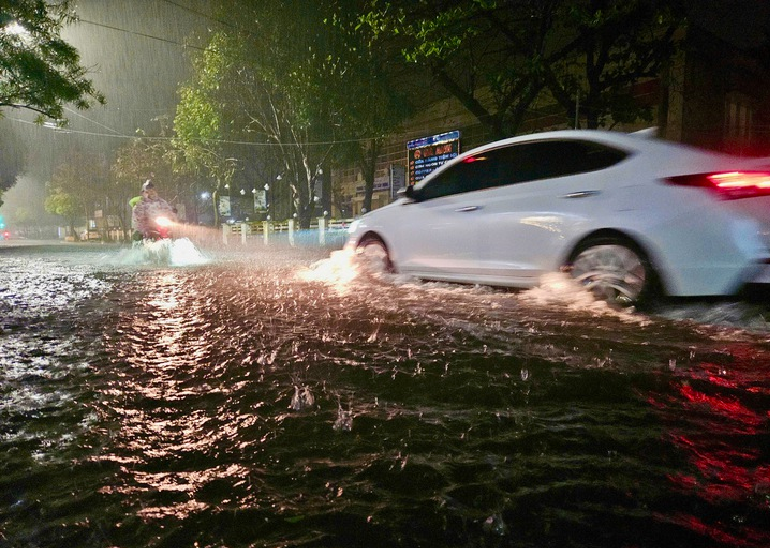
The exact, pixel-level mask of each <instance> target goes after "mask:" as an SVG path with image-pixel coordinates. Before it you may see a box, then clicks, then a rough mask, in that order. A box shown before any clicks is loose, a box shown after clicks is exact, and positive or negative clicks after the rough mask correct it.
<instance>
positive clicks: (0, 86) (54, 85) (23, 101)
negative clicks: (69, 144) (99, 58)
mask: <svg viewBox="0 0 770 548" xmlns="http://www.w3.org/2000/svg"><path fill="white" fill-rule="evenodd" d="M74 18H75V15H74V14H73V12H72V11H71V9H70V1H69V0H59V1H58V2H55V3H52V2H46V1H45V0H0V109H2V108H3V107H11V108H23V109H28V110H31V111H33V112H36V113H38V121H43V120H44V119H45V118H51V119H54V120H63V118H64V116H63V109H64V105H65V104H66V103H72V104H74V105H75V107H77V108H79V109H86V108H89V107H90V106H91V105H92V104H93V103H94V102H97V103H104V96H103V95H102V94H101V93H99V92H98V91H96V90H95V89H94V86H93V83H92V82H91V80H89V79H88V78H87V77H86V75H87V73H88V70H87V69H86V68H85V67H83V66H81V64H80V56H79V54H78V52H77V50H76V49H75V48H74V47H72V46H71V45H69V44H67V43H66V42H65V41H63V40H62V39H61V37H60V33H61V30H62V27H63V26H64V25H65V24H67V23H69V22H71V21H73V20H74Z"/></svg>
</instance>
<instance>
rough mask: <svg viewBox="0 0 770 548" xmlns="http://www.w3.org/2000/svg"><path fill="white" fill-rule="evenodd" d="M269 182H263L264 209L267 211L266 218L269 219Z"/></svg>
mask: <svg viewBox="0 0 770 548" xmlns="http://www.w3.org/2000/svg"><path fill="white" fill-rule="evenodd" d="M271 205H272V204H271V203H270V184H269V183H265V211H266V212H267V220H268V221H269V220H270V206H271Z"/></svg>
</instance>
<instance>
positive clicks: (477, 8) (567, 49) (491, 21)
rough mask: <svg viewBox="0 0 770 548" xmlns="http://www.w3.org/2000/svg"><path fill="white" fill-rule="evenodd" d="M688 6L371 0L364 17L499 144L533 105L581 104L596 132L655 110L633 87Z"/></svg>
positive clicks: (658, 61)
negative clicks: (635, 98)
mask: <svg viewBox="0 0 770 548" xmlns="http://www.w3.org/2000/svg"><path fill="white" fill-rule="evenodd" d="M686 4H687V0H681V1H667V2H663V1H656V0H517V1H504V0H443V1H439V2H436V1H432V0H368V6H367V11H366V13H364V14H363V16H362V18H361V20H362V22H363V23H364V24H366V25H367V26H368V27H369V28H371V29H372V32H373V37H374V39H375V40H381V41H383V42H385V43H389V42H395V43H396V44H397V45H398V46H399V47H400V48H401V51H402V54H403V57H404V59H405V60H406V61H408V62H409V63H412V64H413V66H414V67H415V68H416V69H419V70H422V71H425V72H427V73H428V74H429V75H430V77H431V78H432V80H433V82H435V83H437V84H440V86H441V87H442V88H443V89H444V90H445V92H446V93H447V94H449V95H450V96H453V97H455V98H457V100H458V101H459V102H460V103H461V104H462V105H463V106H464V107H465V108H466V109H467V110H468V111H469V112H470V113H472V114H473V115H474V116H475V117H476V119H477V120H478V122H479V123H481V124H482V125H483V126H484V127H486V129H487V131H488V133H489V135H490V136H491V137H492V138H502V137H506V136H510V135H514V134H516V133H517V132H518V131H519V130H520V128H521V126H522V124H523V122H525V121H526V119H527V117H528V116H534V115H535V114H536V113H535V112H534V109H535V108H538V107H541V106H544V105H547V104H549V103H550V104H552V103H554V102H556V103H557V104H558V105H559V106H561V108H562V111H563V113H564V115H565V120H570V119H571V118H572V117H574V112H575V106H576V104H577V103H578V102H579V104H580V105H581V111H582V112H583V113H585V118H586V120H587V125H588V127H591V128H594V127H597V126H598V125H601V124H605V123H611V122H612V121H629V120H634V119H636V118H637V117H639V116H643V117H644V116H646V115H647V114H648V111H647V110H646V109H645V108H643V107H641V108H640V107H639V106H638V105H636V104H635V102H634V101H633V100H632V99H633V98H632V97H631V90H632V87H633V85H634V84H635V83H637V82H639V81H640V80H642V79H644V78H649V77H651V76H657V75H658V74H659V71H660V69H661V67H662V63H663V62H664V61H665V60H667V59H668V58H669V57H670V55H671V54H672V52H673V50H674V47H675V46H676V40H675V36H676V35H675V31H676V29H677V28H679V27H680V26H681V25H682V24H683V21H684V14H685V8H686Z"/></svg>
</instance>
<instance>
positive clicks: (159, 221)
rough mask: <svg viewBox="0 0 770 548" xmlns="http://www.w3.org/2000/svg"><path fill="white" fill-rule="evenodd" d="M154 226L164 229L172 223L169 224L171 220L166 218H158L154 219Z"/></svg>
mask: <svg viewBox="0 0 770 548" xmlns="http://www.w3.org/2000/svg"><path fill="white" fill-rule="evenodd" d="M155 224H156V225H158V226H163V227H166V226H171V225H172V222H171V219H169V218H168V217H158V218H157V219H155Z"/></svg>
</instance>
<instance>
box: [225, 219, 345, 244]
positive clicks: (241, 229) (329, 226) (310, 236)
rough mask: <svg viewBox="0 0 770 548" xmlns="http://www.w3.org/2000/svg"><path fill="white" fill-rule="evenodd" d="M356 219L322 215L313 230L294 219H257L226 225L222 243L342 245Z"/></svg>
mask: <svg viewBox="0 0 770 548" xmlns="http://www.w3.org/2000/svg"><path fill="white" fill-rule="evenodd" d="M352 222H353V219H340V220H337V219H325V218H323V217H319V218H318V219H316V220H315V221H314V222H312V223H311V224H310V228H309V229H298V228H297V222H296V221H295V220H293V219H291V220H288V221H282V222H275V221H257V222H244V223H235V224H229V223H227V224H223V225H222V243H224V244H225V245H230V244H234V243H235V244H237V243H240V244H241V245H247V244H254V243H255V242H259V241H261V242H262V243H263V244H264V245H269V244H271V243H288V244H289V245H292V246H297V245H306V246H307V245H317V246H321V247H327V246H328V247H338V248H342V246H343V245H344V244H345V241H346V240H347V236H348V227H350V225H351V223H352Z"/></svg>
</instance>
